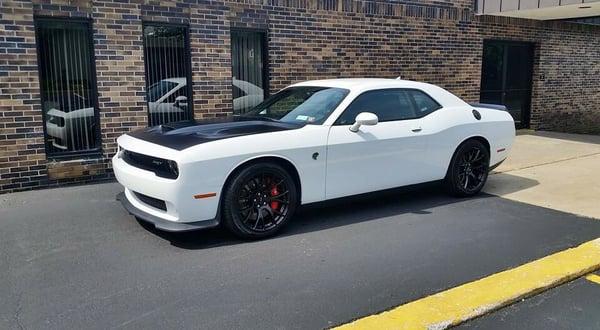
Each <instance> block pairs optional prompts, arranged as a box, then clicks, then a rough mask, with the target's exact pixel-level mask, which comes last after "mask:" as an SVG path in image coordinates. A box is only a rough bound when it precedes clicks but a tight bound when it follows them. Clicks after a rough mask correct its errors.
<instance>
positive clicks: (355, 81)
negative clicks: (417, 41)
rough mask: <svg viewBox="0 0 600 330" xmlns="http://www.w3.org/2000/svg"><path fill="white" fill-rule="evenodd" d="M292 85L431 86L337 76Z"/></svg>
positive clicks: (346, 86)
mask: <svg viewBox="0 0 600 330" xmlns="http://www.w3.org/2000/svg"><path fill="white" fill-rule="evenodd" d="M292 86H319V87H339V88H346V89H350V90H369V89H375V88H377V89H379V88H422V87H424V86H431V85H430V84H426V83H421V82H416V81H410V80H401V79H385V78H339V79H323V80H309V81H304V82H301V83H297V84H294V85H292Z"/></svg>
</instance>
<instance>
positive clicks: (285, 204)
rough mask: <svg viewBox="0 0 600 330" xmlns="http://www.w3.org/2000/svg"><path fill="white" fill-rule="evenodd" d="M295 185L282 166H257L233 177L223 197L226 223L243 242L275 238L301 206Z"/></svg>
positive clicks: (269, 164)
mask: <svg viewBox="0 0 600 330" xmlns="http://www.w3.org/2000/svg"><path fill="white" fill-rule="evenodd" d="M297 191H298V190H297V187H296V182H295V181H294V179H293V178H292V176H291V175H290V174H289V173H288V172H287V171H286V170H285V169H284V168H283V167H281V166H279V165H277V164H274V163H256V164H252V165H249V166H247V167H245V168H243V169H242V170H241V171H239V172H237V173H236V174H234V176H233V178H232V179H231V180H229V184H228V185H227V186H226V187H225V194H224V196H223V202H222V203H223V204H222V211H223V213H222V214H223V224H224V226H225V227H226V228H227V229H228V230H229V231H230V232H231V233H233V234H234V235H236V236H238V237H240V238H243V239H250V240H254V239H262V238H266V237H270V236H273V235H275V234H276V233H277V232H278V231H279V230H281V228H282V227H284V226H285V224H286V223H287V222H288V221H289V220H290V218H291V217H292V216H293V215H294V212H295V211H296V207H297V205H298V204H299V198H298V192H297Z"/></svg>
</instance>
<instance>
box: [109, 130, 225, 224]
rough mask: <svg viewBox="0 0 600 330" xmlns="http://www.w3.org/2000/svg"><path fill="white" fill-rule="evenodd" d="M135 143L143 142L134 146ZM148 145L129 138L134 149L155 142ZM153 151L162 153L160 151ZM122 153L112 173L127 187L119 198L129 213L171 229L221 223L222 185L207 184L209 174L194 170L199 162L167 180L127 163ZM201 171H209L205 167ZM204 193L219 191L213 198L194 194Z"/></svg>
mask: <svg viewBox="0 0 600 330" xmlns="http://www.w3.org/2000/svg"><path fill="white" fill-rule="evenodd" d="M121 140H124V139H121ZM121 142H123V141H121ZM125 142H128V141H125ZM134 142H135V143H138V144H140V145H132V144H133V143H134ZM146 144H147V143H146V142H144V141H139V142H138V141H137V140H133V142H132V141H129V147H131V149H134V150H148V149H150V148H155V146H154V145H149V146H147V145H146ZM125 148H126V146H125ZM131 149H128V150H131ZM153 153H154V154H159V153H161V152H160V150H158V151H153ZM120 154H121V151H119V152H117V154H116V155H115V156H114V157H113V160H112V165H113V172H114V173H115V177H116V179H117V181H118V182H119V183H120V184H121V185H122V186H123V187H124V188H125V191H124V196H121V198H120V200H121V202H122V203H123V205H124V206H125V208H126V209H127V210H128V211H129V212H130V213H132V214H133V215H135V216H136V217H138V218H140V219H142V220H145V221H147V222H150V223H152V224H154V226H155V227H157V228H159V229H163V230H168V231H186V230H194V229H202V228H207V227H214V226H216V225H218V222H219V221H218V220H219V214H218V207H219V196H218V194H219V192H220V191H221V187H220V186H215V185H210V184H208V183H207V182H206V180H205V178H210V177H209V176H206V175H198V174H197V172H195V171H194V169H196V167H197V166H196V165H193V166H187V167H186V166H182V167H181V168H183V173H180V175H179V177H178V178H177V179H167V178H163V177H159V176H157V175H156V174H155V173H154V172H151V171H148V170H144V169H141V168H138V167H134V166H132V165H130V164H128V163H127V162H126V161H125V160H124V159H123V158H121V157H120ZM165 156H169V155H165ZM172 156H173V155H170V156H169V158H171V157H172ZM202 172H203V173H207V171H206V170H203V171H202ZM199 187H202V188H199ZM205 192H217V195H216V196H214V197H212V198H204V199H196V198H195V195H197V194H201V193H205Z"/></svg>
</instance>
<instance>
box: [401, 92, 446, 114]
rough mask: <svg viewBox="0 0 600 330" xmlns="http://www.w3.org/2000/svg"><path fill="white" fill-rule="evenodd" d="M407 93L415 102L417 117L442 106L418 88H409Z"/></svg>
mask: <svg viewBox="0 0 600 330" xmlns="http://www.w3.org/2000/svg"><path fill="white" fill-rule="evenodd" d="M408 93H409V94H410V96H411V97H412V99H413V101H414V102H415V111H416V112H417V118H420V117H425V116H427V115H428V114H430V113H432V112H434V111H436V110H438V109H441V108H442V106H441V105H440V104H439V103H438V102H437V101H436V100H434V99H433V98H431V96H429V95H427V94H426V93H424V92H422V91H420V90H409V91H408Z"/></svg>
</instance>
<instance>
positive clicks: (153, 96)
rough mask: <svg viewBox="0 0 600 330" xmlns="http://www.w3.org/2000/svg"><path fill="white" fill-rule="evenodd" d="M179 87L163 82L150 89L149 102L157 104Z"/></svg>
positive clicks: (169, 82) (170, 82) (172, 83)
mask: <svg viewBox="0 0 600 330" xmlns="http://www.w3.org/2000/svg"><path fill="white" fill-rule="evenodd" d="M175 87H177V83H174V82H172V81H166V80H161V81H159V82H157V83H155V84H153V85H152V86H150V88H148V102H156V101H158V100H159V99H160V98H161V97H163V95H165V94H167V93H168V92H169V91H170V90H171V89H173V88H175Z"/></svg>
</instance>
